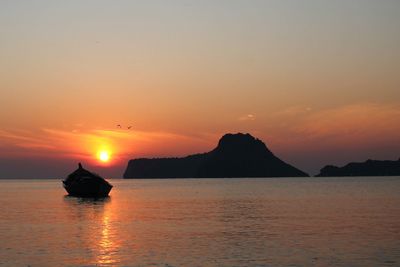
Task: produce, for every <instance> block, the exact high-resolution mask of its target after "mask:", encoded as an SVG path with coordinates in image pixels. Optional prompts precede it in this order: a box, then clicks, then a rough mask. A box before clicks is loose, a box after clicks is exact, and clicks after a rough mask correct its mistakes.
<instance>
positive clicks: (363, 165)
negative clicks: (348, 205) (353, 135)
mask: <svg viewBox="0 0 400 267" xmlns="http://www.w3.org/2000/svg"><path fill="white" fill-rule="evenodd" d="M316 176H317V177H328V176H329V177H332V176H339V177H341V176H400V159H399V160H397V161H392V160H370V159H369V160H367V161H365V162H352V163H349V164H347V165H345V166H343V167H336V166H332V165H327V166H325V167H324V168H322V169H321V171H320V173H319V174H318V175H316Z"/></svg>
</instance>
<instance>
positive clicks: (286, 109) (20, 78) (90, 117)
mask: <svg viewBox="0 0 400 267" xmlns="http://www.w3.org/2000/svg"><path fill="white" fill-rule="evenodd" d="M399 26H400V1H397V0H385V1H378V0H376V1H370V0H353V1H348V0H337V1H327V0H298V1H286V0H276V1H257V0H253V1H244V0H243V1H235V0H230V1H223V0H221V1H208V0H204V1H173V0H170V1H151V0H150V1H122V0H121V1H111V0H109V1H103V0H86V1H78V0H70V1H55V0H49V1H22V0H21V1H14V0H3V1H1V2H0V178H63V177H65V176H66V175H67V174H68V173H69V172H71V171H72V170H74V169H75V168H76V166H77V162H82V163H83V164H84V166H88V167H90V168H92V169H94V170H95V171H98V172H100V173H101V174H104V175H106V176H107V177H121V176H122V173H123V171H124V169H125V167H126V165H127V161H128V160H129V159H131V158H138V157H164V156H183V155H187V154H191V153H197V152H206V151H209V150H211V149H212V148H214V147H215V146H216V144H217V142H218V139H219V138H220V137H221V136H222V135H223V134H225V133H228V132H229V133H236V132H246V133H250V134H252V135H253V136H255V137H257V138H260V139H261V140H263V141H264V142H265V143H266V145H267V146H268V148H269V149H270V150H271V151H272V152H273V153H274V154H275V155H277V156H278V157H280V158H281V159H283V160H284V161H286V162H288V163H290V164H292V165H294V166H296V167H298V168H300V169H302V170H304V171H306V172H308V173H310V174H316V173H318V170H319V169H320V168H322V167H323V166H324V165H326V164H335V165H339V166H341V165H344V164H346V163H348V162H350V161H364V160H367V159H368V158H372V159H391V160H395V159H396V160H397V159H398V158H399V157H400V31H399ZM117 125H121V127H118V126H117ZM129 126H132V127H131V128H130V129H128V127H129ZM102 152H107V153H108V157H109V160H108V161H107V162H102V161H100V160H99V155H100V153H102Z"/></svg>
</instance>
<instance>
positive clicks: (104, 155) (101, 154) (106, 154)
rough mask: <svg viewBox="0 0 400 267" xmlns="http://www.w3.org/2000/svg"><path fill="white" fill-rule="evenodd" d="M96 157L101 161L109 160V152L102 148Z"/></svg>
mask: <svg viewBox="0 0 400 267" xmlns="http://www.w3.org/2000/svg"><path fill="white" fill-rule="evenodd" d="M98 159H99V160H100V161H101V162H108V161H109V160H110V152H109V151H105V150H102V151H100V152H99V153H98Z"/></svg>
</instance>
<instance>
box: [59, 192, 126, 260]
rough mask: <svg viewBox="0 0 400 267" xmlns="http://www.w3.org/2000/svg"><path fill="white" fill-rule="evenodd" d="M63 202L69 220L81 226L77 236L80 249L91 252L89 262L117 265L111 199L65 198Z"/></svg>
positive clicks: (116, 244)
mask: <svg viewBox="0 0 400 267" xmlns="http://www.w3.org/2000/svg"><path fill="white" fill-rule="evenodd" d="M64 200H65V202H66V203H68V204H69V205H68V207H69V209H70V214H71V215H72V216H71V218H73V220H74V221H75V222H76V223H77V224H79V225H81V226H83V227H79V228H78V229H79V233H77V234H78V236H80V237H81V244H82V249H84V250H90V251H91V252H92V255H93V258H92V259H91V260H90V261H91V262H92V263H94V264H95V265H96V266H115V265H118V263H119V262H120V261H119V259H118V258H117V252H118V242H116V240H115V239H116V236H117V235H116V231H115V227H114V226H113V225H112V221H113V220H114V219H115V218H114V214H113V207H112V203H111V198H105V199H82V198H74V197H68V196H67V197H65V198H64ZM86 260H89V259H86ZM79 263H80V262H77V264H79Z"/></svg>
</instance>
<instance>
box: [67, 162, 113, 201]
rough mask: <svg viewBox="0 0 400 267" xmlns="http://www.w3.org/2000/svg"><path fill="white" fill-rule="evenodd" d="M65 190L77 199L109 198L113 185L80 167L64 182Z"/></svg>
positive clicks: (80, 165)
mask: <svg viewBox="0 0 400 267" xmlns="http://www.w3.org/2000/svg"><path fill="white" fill-rule="evenodd" d="M62 182H63V186H64V188H65V190H66V191H67V192H68V194H69V195H70V196H75V197H92V198H100V197H107V196H108V193H110V191H111V189H112V187H113V186H112V185H111V184H110V183H109V182H107V181H106V180H105V179H104V178H102V177H100V176H99V175H97V174H95V173H92V172H90V171H88V170H86V169H84V168H83V167H82V164H80V163H79V167H78V169H77V170H75V171H74V172H73V173H71V174H70V175H68V177H67V178H66V179H65V180H64V181H62Z"/></svg>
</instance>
